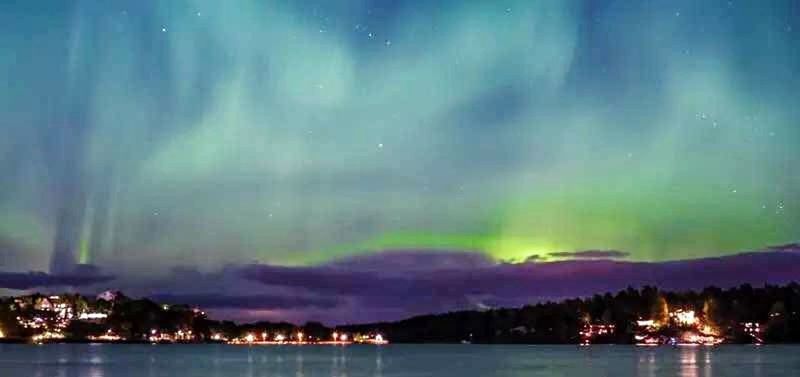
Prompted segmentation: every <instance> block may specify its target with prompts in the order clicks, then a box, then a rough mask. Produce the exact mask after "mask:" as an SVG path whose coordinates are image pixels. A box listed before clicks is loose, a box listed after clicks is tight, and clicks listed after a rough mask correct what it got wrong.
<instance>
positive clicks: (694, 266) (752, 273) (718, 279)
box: [0, 244, 800, 323]
mask: <svg viewBox="0 0 800 377" xmlns="http://www.w3.org/2000/svg"><path fill="white" fill-rule="evenodd" d="M626 255H627V254H626V253H624V252H617V251H597V250H591V251H585V252H573V253H558V255H557V256H559V257H570V258H574V259H570V260H563V261H556V262H540V261H538V260H537V259H536V258H532V259H529V260H528V261H527V262H524V263H516V264H512V263H500V262H497V261H495V260H492V259H490V258H488V257H486V256H483V255H482V254H476V253H471V252H457V251H450V252H434V251H424V250H421V251H387V252H384V253H379V254H370V255H362V256H356V257H351V258H346V259H341V260H337V261H334V262H330V263H327V264H323V265H318V266H311V267H287V266H275V265H267V264H251V265H244V266H227V267H226V268H224V269H223V270H221V271H218V272H210V273H202V272H198V271H197V270H193V269H175V270H173V272H172V274H171V275H170V276H169V277H167V278H166V280H163V281H160V282H159V284H158V285H157V286H156V287H155V288H152V287H153V285H151V288H149V289H145V290H142V289H139V288H141V286H139V288H137V286H136V285H135V284H134V285H133V286H131V287H129V288H130V290H131V292H132V293H133V294H137V293H138V294H143V295H147V296H149V297H152V298H154V299H158V300H162V301H166V302H183V303H191V304H195V305H199V306H201V307H204V308H208V309H210V310H211V311H212V313H213V312H214V311H215V310H217V311H218V312H219V313H223V315H224V316H226V317H229V318H233V319H240V320H253V319H258V318H259V316H267V317H268V318H265V319H287V320H295V321H300V320H308V319H316V320H322V321H325V322H328V323H341V322H360V321H375V320H393V319H399V318H403V317H407V316H411V315H415V314H423V313H431V312H443V311H449V310H458V309H478V308H486V307H498V306H520V305H524V304H527V303H532V302H536V301H542V300H556V299H561V298H567V297H575V296H588V295H592V294H595V293H602V292H608V291H617V290H621V289H624V288H626V287H628V286H633V287H639V286H643V285H655V286H658V287H660V288H662V289H667V290H686V289H695V288H702V287H705V286H710V285H714V286H718V287H729V286H735V285H739V284H743V283H750V284H754V285H762V284H765V283H770V284H781V283H787V282H790V281H793V280H798V279H800V247H798V245H797V244H790V245H783V246H778V247H771V248H768V250H767V251H759V252H747V253H741V254H736V255H731V256H724V257H715V258H702V259H692V260H682V261H669V262H632V261H625V260H619V259H614V258H623V257H625V256H626ZM550 256H556V255H554V254H550ZM79 272H80V273H79ZM110 279H111V277H109V276H105V275H102V274H101V273H100V272H98V271H96V270H94V269H92V268H90V267H86V268H84V269H83V271H76V273H74V274H71V275H62V276H54V275H48V274H44V273H2V274H0V285H1V286H3V287H5V288H12V289H29V288H33V287H53V286H67V285H72V286H81V285H93V287H97V286H98V285H99V283H102V284H106V285H108V284H109V281H110ZM112 284H113V283H112ZM126 284H129V283H126ZM120 288H121V289H123V290H124V289H126V287H125V286H122V287H120ZM154 289H157V290H158V291H159V292H157V293H153V290H154ZM137 290H138V291H137Z"/></svg>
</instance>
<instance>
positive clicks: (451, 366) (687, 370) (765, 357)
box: [0, 344, 800, 377]
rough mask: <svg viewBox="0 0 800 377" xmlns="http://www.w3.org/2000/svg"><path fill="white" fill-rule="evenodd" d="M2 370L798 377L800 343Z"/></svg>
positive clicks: (294, 353)
mask: <svg viewBox="0 0 800 377" xmlns="http://www.w3.org/2000/svg"><path fill="white" fill-rule="evenodd" d="M0 376H42V377H44V376H48V377H49V376H64V377H69V376H80V377H118V376H144V377H149V376H198V377H200V376H202V377H212V376H214V377H217V376H219V377H235V376H247V377H251V376H291V377H304V376H337V377H345V376H348V377H355V376H380V377H393V376H437V377H447V376H481V377H484V376H520V377H522V376H525V377H529V376H570V377H581V376H614V377H618V376H620V377H624V376H680V377H708V376H756V377H771V376H775V377H778V376H780V377H785V376H800V346H764V347H753V346H723V347H717V348H667V347H661V348H637V347H631V346H592V347H589V348H578V347H575V346H486V345H388V346H382V347H375V346H349V347H333V346H254V347H247V346H225V345H158V346H153V345H89V344H81V345H41V346H35V345H8V344H6V345H0Z"/></svg>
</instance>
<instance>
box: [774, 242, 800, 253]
mask: <svg viewBox="0 0 800 377" xmlns="http://www.w3.org/2000/svg"><path fill="white" fill-rule="evenodd" d="M767 250H769V251H800V242H794V243H787V244H785V245H775V246H770V247H768V248H767Z"/></svg>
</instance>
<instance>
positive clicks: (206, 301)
mask: <svg viewBox="0 0 800 377" xmlns="http://www.w3.org/2000/svg"><path fill="white" fill-rule="evenodd" d="M150 298H151V299H153V300H155V301H157V302H166V303H173V304H191V305H197V306H200V307H202V308H208V309H247V310H274V309H306V308H321V309H329V308H333V307H335V306H337V305H338V304H339V301H337V300H336V299H335V298H325V297H294V296H281V295H268V294H261V295H247V296H228V295H221V294H215V293H211V294H185V295H181V294H178V295H170V294H164V295H155V296H151V297H150Z"/></svg>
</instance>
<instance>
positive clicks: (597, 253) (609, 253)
mask: <svg viewBox="0 0 800 377" xmlns="http://www.w3.org/2000/svg"><path fill="white" fill-rule="evenodd" d="M547 255H548V256H550V257H553V258H573V259H617V258H626V257H628V256H630V253H628V252H625V251H618V250H584V251H572V252H569V251H568V252H555V253H549V254H547Z"/></svg>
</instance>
